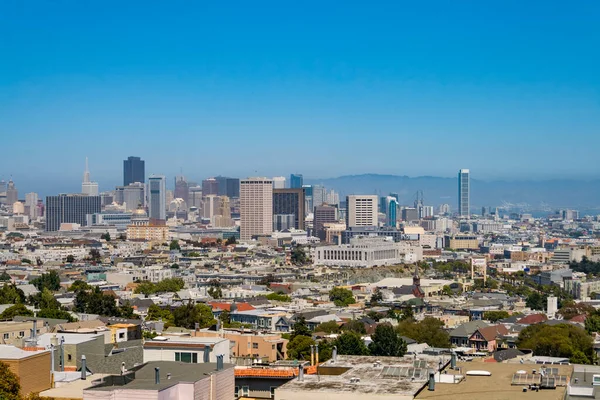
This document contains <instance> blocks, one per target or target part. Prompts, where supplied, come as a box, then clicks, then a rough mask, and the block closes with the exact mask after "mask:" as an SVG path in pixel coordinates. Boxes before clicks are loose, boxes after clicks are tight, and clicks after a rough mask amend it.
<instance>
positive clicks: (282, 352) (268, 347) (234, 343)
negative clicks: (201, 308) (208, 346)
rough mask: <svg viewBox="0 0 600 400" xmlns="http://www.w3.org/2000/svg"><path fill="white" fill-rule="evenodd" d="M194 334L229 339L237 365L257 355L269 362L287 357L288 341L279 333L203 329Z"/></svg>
mask: <svg viewBox="0 0 600 400" xmlns="http://www.w3.org/2000/svg"><path fill="white" fill-rule="evenodd" d="M192 335H193V336H200V337H222V338H225V339H229V341H231V358H232V360H234V359H235V360H236V362H235V363H236V364H237V365H242V364H243V361H244V360H245V359H248V358H255V357H262V358H263V359H266V361H269V362H274V361H278V360H285V359H287V343H288V341H287V340H286V339H283V338H282V337H281V335H279V334H273V333H266V334H262V333H257V332H239V331H233V330H232V331H228V330H223V331H221V332H215V331H209V330H201V331H197V332H192ZM250 361H251V360H250ZM232 362H233V361H232Z"/></svg>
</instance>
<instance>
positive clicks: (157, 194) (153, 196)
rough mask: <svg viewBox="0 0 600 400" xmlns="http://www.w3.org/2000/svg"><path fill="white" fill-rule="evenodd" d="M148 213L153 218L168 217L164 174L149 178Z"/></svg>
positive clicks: (163, 218) (162, 218)
mask: <svg viewBox="0 0 600 400" xmlns="http://www.w3.org/2000/svg"><path fill="white" fill-rule="evenodd" d="M148 215H149V216H150V218H153V219H160V220H165V219H167V187H166V181H165V177H164V176H162V175H152V176H151V177H150V178H148Z"/></svg>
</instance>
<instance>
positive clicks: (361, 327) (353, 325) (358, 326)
mask: <svg viewBox="0 0 600 400" xmlns="http://www.w3.org/2000/svg"><path fill="white" fill-rule="evenodd" d="M341 330H342V331H344V332H348V331H349V332H355V333H358V334H361V335H364V334H366V333H367V328H365V324H364V323H362V322H361V321H359V320H356V319H353V320H351V321H348V322H346V323H345V324H344V325H342V328H341Z"/></svg>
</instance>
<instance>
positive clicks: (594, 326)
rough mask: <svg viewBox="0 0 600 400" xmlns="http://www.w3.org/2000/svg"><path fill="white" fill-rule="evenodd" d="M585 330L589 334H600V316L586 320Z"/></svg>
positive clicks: (591, 316)
mask: <svg viewBox="0 0 600 400" xmlns="http://www.w3.org/2000/svg"><path fill="white" fill-rule="evenodd" d="M585 330H586V332H587V333H589V334H593V333H596V332H600V315H596V314H593V315H590V316H588V317H587V318H586V319H585Z"/></svg>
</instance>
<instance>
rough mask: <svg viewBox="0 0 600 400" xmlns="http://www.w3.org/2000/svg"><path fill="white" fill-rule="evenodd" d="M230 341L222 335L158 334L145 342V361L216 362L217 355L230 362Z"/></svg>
mask: <svg viewBox="0 0 600 400" xmlns="http://www.w3.org/2000/svg"><path fill="white" fill-rule="evenodd" d="M230 347H231V346H230V342H229V339H224V338H222V337H197V336H193V337H192V336H157V337H155V338H154V339H152V340H146V341H145V342H144V362H150V361H177V362H183V363H188V364H199V363H214V362H217V356H219V355H223V361H224V362H226V363H228V362H230Z"/></svg>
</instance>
